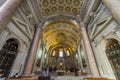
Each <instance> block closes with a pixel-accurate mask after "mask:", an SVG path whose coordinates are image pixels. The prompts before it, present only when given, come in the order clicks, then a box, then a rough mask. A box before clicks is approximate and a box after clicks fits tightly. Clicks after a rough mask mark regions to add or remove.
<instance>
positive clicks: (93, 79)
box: [84, 78, 114, 80]
mask: <svg viewBox="0 0 120 80" xmlns="http://www.w3.org/2000/svg"><path fill="white" fill-rule="evenodd" d="M84 80H114V79H108V78H84Z"/></svg>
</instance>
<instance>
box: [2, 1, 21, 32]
mask: <svg viewBox="0 0 120 80" xmlns="http://www.w3.org/2000/svg"><path fill="white" fill-rule="evenodd" d="M22 1H23V0H6V1H5V3H4V4H3V5H2V6H1V7H0V32H1V31H2V30H3V29H4V28H5V27H6V26H7V24H8V22H9V21H10V19H11V17H12V16H13V14H14V13H15V11H16V9H17V8H18V7H19V6H20V4H21V3H22Z"/></svg>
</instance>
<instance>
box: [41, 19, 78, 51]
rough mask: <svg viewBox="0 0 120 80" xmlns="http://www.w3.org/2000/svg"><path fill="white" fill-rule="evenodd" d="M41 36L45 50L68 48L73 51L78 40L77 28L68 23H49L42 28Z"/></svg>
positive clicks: (60, 21)
mask: <svg viewBox="0 0 120 80" xmlns="http://www.w3.org/2000/svg"><path fill="white" fill-rule="evenodd" d="M42 34H43V41H44V43H45V45H46V49H47V50H49V49H51V50H54V49H55V48H70V49H72V51H75V49H76V47H77V45H78V43H79V40H80V31H79V28H78V27H77V25H75V24H73V23H72V22H70V21H62V20H59V21H54V22H51V23H49V24H47V25H45V26H44V28H43V32H42Z"/></svg>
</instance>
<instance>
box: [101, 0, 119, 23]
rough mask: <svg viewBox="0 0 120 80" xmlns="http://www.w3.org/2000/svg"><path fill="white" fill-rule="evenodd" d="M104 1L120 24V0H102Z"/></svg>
mask: <svg viewBox="0 0 120 80" xmlns="http://www.w3.org/2000/svg"><path fill="white" fill-rule="evenodd" d="M102 2H103V4H104V5H105V6H106V7H107V9H108V10H109V11H110V13H111V14H112V15H113V17H114V19H115V20H116V21H117V22H118V23H119V24H120V0H102Z"/></svg>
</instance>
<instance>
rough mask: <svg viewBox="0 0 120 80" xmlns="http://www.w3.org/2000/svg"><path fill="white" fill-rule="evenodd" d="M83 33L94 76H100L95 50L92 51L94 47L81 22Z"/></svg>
mask: <svg viewBox="0 0 120 80" xmlns="http://www.w3.org/2000/svg"><path fill="white" fill-rule="evenodd" d="M81 33H82V36H83V42H84V46H85V50H86V54H87V58H88V63H89V67H90V71H91V74H92V77H99V72H98V68H97V65H96V61H95V58H94V54H93V51H92V48H91V45H90V41H89V38H88V34H87V31H86V28H85V26H84V25H83V23H82V22H81Z"/></svg>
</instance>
